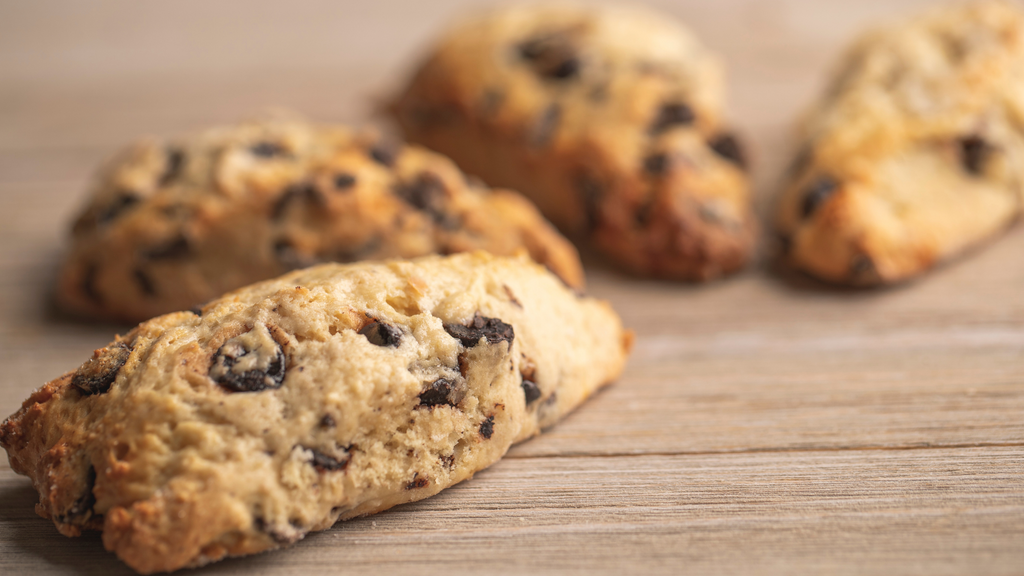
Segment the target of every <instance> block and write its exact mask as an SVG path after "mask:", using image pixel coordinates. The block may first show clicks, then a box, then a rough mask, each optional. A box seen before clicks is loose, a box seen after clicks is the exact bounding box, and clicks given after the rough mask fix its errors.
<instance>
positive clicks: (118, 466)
mask: <svg viewBox="0 0 1024 576" xmlns="http://www.w3.org/2000/svg"><path fill="white" fill-rule="evenodd" d="M631 339H632V335H631V333H630V332H628V331H624V330H623V328H622V325H621V324H620V321H619V318H618V316H617V315H616V314H615V312H614V311H613V310H612V309H611V307H610V306H608V304H606V303H605V302H602V301H597V300H594V299H591V298H586V297H582V296H579V295H577V294H576V293H574V292H573V291H571V290H570V289H568V288H566V287H565V285H564V284H562V282H561V281H560V280H558V279H557V278H556V277H555V276H554V275H553V274H551V273H550V272H549V271H547V270H546V269H545V268H543V267H541V266H539V265H537V264H535V263H533V262H532V261H530V260H529V259H528V258H526V257H525V256H523V257H520V258H498V257H494V256H491V255H489V254H486V253H483V252H475V253H467V254H460V255H455V256H450V257H440V256H432V257H425V258H423V259H419V260H414V261H392V262H386V263H363V264H351V265H339V264H325V265H321V266H317V267H313V268H309V269H306V270H302V271H297V272H293V273H291V274H288V275H286V276H283V277H281V278H278V279H276V280H272V281H268V282H263V283H260V284H255V285H253V286H250V287H247V288H244V289H241V290H238V291H236V292H233V293H231V294H228V295H226V296H224V297H223V298H220V299H218V300H215V301H213V302H210V303H209V304H207V305H206V306H204V307H203V309H202V311H201V314H195V313H192V312H178V313H174V314H168V315H166V316H161V317H159V318H155V319H153V320H150V321H148V322H144V323H142V324H140V325H139V326H138V327H137V328H135V329H134V330H132V331H131V332H129V333H128V334H127V335H125V336H124V337H119V338H117V339H116V340H115V341H114V342H112V343H111V344H109V345H108V346H107V347H106V348H104V349H101V350H97V351H96V353H95V355H94V358H93V359H92V360H90V361H89V362H87V363H86V364H85V365H83V366H82V367H81V368H79V369H78V370H77V371H74V372H70V373H68V374H65V375H64V376H62V377H61V378H58V379H56V380H54V381H52V382H50V383H48V384H46V385H45V386H43V387H42V388H41V389H39V390H38V391H36V392H35V394H33V395H32V397H31V398H29V399H28V400H27V401H26V402H25V403H24V406H23V407H22V409H21V410H20V411H18V412H17V413H16V414H14V415H13V416H11V417H10V418H9V419H8V420H7V421H6V422H4V424H3V426H2V428H0V444H2V445H3V446H4V448H6V449H7V451H8V455H9V457H10V461H11V466H12V467H13V468H14V470H15V471H17V472H19V473H21V474H25V475H28V476H30V477H31V478H32V480H33V483H34V484H35V486H36V488H37V489H38V490H39V493H40V502H39V504H38V506H37V510H38V511H39V513H40V514H42V515H43V516H45V517H49V518H52V519H53V521H54V522H55V523H56V525H57V527H58V529H60V531H61V532H63V533H64V534H67V535H76V534H78V533H79V532H80V531H81V529H83V528H96V529H102V530H103V541H104V544H105V545H106V547H107V548H108V549H110V550H113V551H114V552H116V553H117V555H118V556H119V557H121V558H122V559H123V560H124V561H125V562H127V563H128V564H129V565H130V566H131V567H133V568H134V569H136V570H138V571H139V572H142V573H150V572H158V571H165V570H174V569H177V568H182V567H186V566H198V565H201V564H205V563H207V562H212V561H214V560H217V559H219V558H222V557H224V556H226V555H239V554H250V553H254V552H259V551H261V550H266V549H270V548H277V547H280V546H283V545H286V544H288V543H291V542H294V541H296V540H298V539H299V538H302V536H303V535H304V534H305V533H307V532H309V531H312V530H323V529H325V528H328V527H330V526H331V525H332V524H334V522H335V521H337V520H338V519H346V518H352V517H354V516H359V515H364V514H372V513H374V512H378V511H381V510H384V509H386V508H390V507H391V506H395V505H397V504H402V503H405V502H411V501H414V500H419V499H421V498H426V497H428V496H431V495H433V494H436V493H437V492H438V491H440V490H442V489H444V488H446V487H448V486H451V485H452V484H455V483H457V482H460V481H462V480H465V479H467V478H469V477H471V476H472V475H473V473H474V472H476V471H478V470H481V469H483V468H486V467H487V466H489V465H491V464H493V463H494V462H495V461H497V460H498V459H499V458H501V456H502V455H503V454H504V453H505V451H506V450H508V448H509V446H511V445H512V444H513V443H515V442H518V441H521V440H525V439H527V438H529V437H531V436H533V435H535V434H537V433H538V432H539V431H540V430H541V428H543V427H545V426H549V425H551V424H552V423H554V422H555V421H556V420H558V419H559V418H560V417H561V416H563V415H564V414H566V413H567V412H569V411H570V410H572V409H573V408H575V407H576V406H578V405H579V404H580V403H581V402H583V401H584V400H585V399H586V398H587V397H588V396H590V395H591V394H592V393H593V392H594V391H595V390H597V389H598V388H600V387H601V386H603V385H605V384H608V383H609V382H611V381H612V380H614V379H615V378H617V377H618V376H619V374H620V373H621V371H622V369H623V365H624V363H625V360H626V355H627V354H628V351H629V347H630V345H631Z"/></svg>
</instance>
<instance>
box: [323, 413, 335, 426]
mask: <svg viewBox="0 0 1024 576" xmlns="http://www.w3.org/2000/svg"><path fill="white" fill-rule="evenodd" d="M335 426H337V422H335V421H334V417H333V416H331V415H330V414H324V416H323V418H321V419H320V427H321V428H334V427H335Z"/></svg>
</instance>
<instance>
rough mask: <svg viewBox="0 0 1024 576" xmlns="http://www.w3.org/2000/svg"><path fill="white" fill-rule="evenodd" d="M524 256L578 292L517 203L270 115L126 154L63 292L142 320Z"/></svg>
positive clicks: (543, 233) (554, 243) (89, 311)
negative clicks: (306, 280) (385, 261)
mask: <svg viewBox="0 0 1024 576" xmlns="http://www.w3.org/2000/svg"><path fill="white" fill-rule="evenodd" d="M523 247H525V248H527V249H528V250H529V251H530V254H531V255H532V256H533V257H534V258H536V259H537V260H538V261H539V262H541V263H542V264H545V265H546V266H548V267H549V268H551V269H552V270H553V271H554V272H555V273H556V274H558V275H559V276H560V277H561V278H562V279H563V280H564V281H565V282H566V283H568V284H569V285H571V286H574V287H576V288H582V287H583V283H584V278H583V270H582V267H581V265H580V263H579V258H578V256H577V254H576V251H575V249H574V248H573V247H572V245H571V244H570V243H569V242H568V241H567V240H565V239H564V238H562V237H561V235H560V234H559V233H558V232H557V231H556V230H555V229H554V227H552V226H551V225H550V224H548V223H547V222H546V221H545V220H544V219H543V217H542V216H540V214H539V213H538V212H537V210H536V209H535V208H534V207H533V206H531V205H530V204H529V202H524V201H519V199H518V198H517V197H516V196H515V194H514V193H512V192H508V191H500V190H499V191H490V190H487V189H486V188H482V187H480V186H476V185H474V184H471V183H469V182H467V180H466V178H465V177H464V176H463V175H462V174H461V173H460V172H459V171H458V169H457V168H456V167H455V166H454V165H453V164H452V163H451V162H450V161H448V160H447V159H445V158H443V157H441V156H438V155H436V154H433V153H430V152H427V151H425V150H423V149H421V148H418V147H414V146H400V145H397V144H394V143H389V142H386V141H383V140H381V139H380V138H379V137H377V136H376V135H374V134H372V133H353V132H352V131H350V130H347V129H346V128H343V127H339V126H316V125H311V124H307V123H305V122H302V121H298V120H283V119H269V120H265V121H258V122H251V123H247V124H242V125H239V126H234V127H230V128H220V129H215V130H210V131H208V132H206V133H203V134H200V135H198V136H195V137H193V138H191V139H188V140H184V141H181V142H176V143H169V144H166V145H165V144H159V143H155V142H143V143H140V144H137V145H136V146H134V147H132V148H130V149H129V150H127V151H125V152H124V153H123V154H122V155H121V156H120V157H119V158H118V159H116V160H115V161H114V162H112V163H111V165H110V166H108V167H107V169H106V170H105V171H104V172H103V173H102V174H101V176H100V178H99V181H98V183H97V184H96V188H95V191H94V193H93V197H92V198H91V199H90V201H89V205H88V206H87V207H86V209H85V210H84V212H83V213H82V214H81V216H80V217H79V218H78V220H77V222H76V223H75V226H74V233H73V238H72V245H71V248H70V253H69V254H68V256H67V258H66V261H65V264H64V267H63V270H62V272H61V276H60V279H59V285H58V291H57V296H58V300H59V302H60V303H61V305H62V306H63V307H64V308H65V309H67V310H69V311H72V312H74V313H76V314H81V315H86V316H92V317H99V318H107V319H115V320H121V321H127V322H137V321H140V320H144V319H146V318H151V317H153V316H156V315H158V314H164V313H167V312H172V311H175V310H186V309H188V308H190V307H192V306H195V305H197V304H202V303H203V302H206V301H207V300H210V299H212V298H215V297H217V296H218V295H220V294H222V293H224V292H225V291H227V290H233V289H235V288H238V287H241V286H244V285H246V284H249V283H252V282H256V281H259V280H264V279H267V278H272V277H274V276H277V275H280V274H282V273H284V272H287V271H288V270H291V269H294V268H300V267H304V266H308V265H310V264H314V263H317V262H328V261H342V262H346V261H355V260H364V259H380V258H392V257H406V258H408V257H416V256H422V255H426V254H431V253H442V254H448V253H454V252H464V251H468V250H478V249H483V250H488V251H490V252H492V253H495V254H501V255H511V254H513V253H515V251H516V250H518V249H520V248H523Z"/></svg>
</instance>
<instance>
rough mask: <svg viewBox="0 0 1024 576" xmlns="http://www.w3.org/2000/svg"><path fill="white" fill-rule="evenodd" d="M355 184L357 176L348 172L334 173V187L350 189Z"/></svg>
mask: <svg viewBox="0 0 1024 576" xmlns="http://www.w3.org/2000/svg"><path fill="white" fill-rule="evenodd" d="M355 185H356V177H355V176H353V175H351V174H349V173H347V172H339V173H338V174H335V175H334V187H335V188H337V189H338V190H348V189H349V188H351V187H353V186H355Z"/></svg>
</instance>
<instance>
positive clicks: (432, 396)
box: [419, 378, 464, 408]
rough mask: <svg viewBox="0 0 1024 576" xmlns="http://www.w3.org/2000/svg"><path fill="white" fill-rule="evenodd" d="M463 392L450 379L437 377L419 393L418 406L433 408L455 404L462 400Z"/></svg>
mask: <svg viewBox="0 0 1024 576" xmlns="http://www.w3.org/2000/svg"><path fill="white" fill-rule="evenodd" d="M463 396H464V393H463V391H462V390H460V389H459V387H458V386H456V384H455V383H454V382H452V381H451V380H448V379H446V378H438V379H437V380H434V381H433V382H431V383H430V384H428V385H427V387H426V388H425V389H424V390H423V392H421V393H420V396H419V398H420V406H426V407H427V408H433V407H434V406H445V405H447V406H455V405H456V404H458V403H459V402H461V401H462V397H463Z"/></svg>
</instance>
